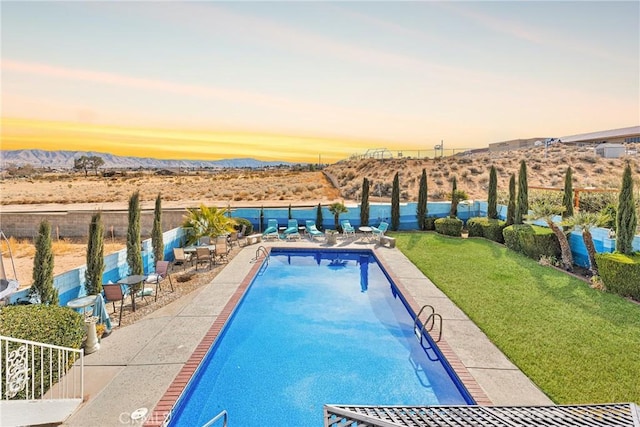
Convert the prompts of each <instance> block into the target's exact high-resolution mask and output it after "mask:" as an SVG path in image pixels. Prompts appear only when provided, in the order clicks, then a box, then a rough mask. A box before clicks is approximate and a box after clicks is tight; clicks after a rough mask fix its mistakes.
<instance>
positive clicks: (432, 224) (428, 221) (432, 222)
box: [424, 216, 438, 231]
mask: <svg viewBox="0 0 640 427" xmlns="http://www.w3.org/2000/svg"><path fill="white" fill-rule="evenodd" d="M436 219H438V218H437V217H435V216H428V217H426V218H425V220H424V229H425V230H427V231H433V230H435V229H436Z"/></svg>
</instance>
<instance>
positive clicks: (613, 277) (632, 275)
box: [596, 253, 640, 301]
mask: <svg viewBox="0 0 640 427" xmlns="http://www.w3.org/2000/svg"><path fill="white" fill-rule="evenodd" d="M596 262H597V264H598V272H599V274H600V278H601V279H602V283H604V286H605V288H606V289H607V290H608V291H610V292H614V293H616V294H618V295H621V296H623V297H631V298H633V299H635V300H636V301H640V255H624V254H620V253H599V254H596Z"/></svg>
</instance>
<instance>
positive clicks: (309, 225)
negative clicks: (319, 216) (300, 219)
mask: <svg viewBox="0 0 640 427" xmlns="http://www.w3.org/2000/svg"><path fill="white" fill-rule="evenodd" d="M305 228H306V229H307V234H308V235H309V236H310V238H311V240H313V239H314V238H316V237H320V238H321V239H324V233H323V232H322V231H320V230H318V228H317V227H316V223H315V222H314V221H311V220H307V221H306V222H305Z"/></svg>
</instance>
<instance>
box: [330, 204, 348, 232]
mask: <svg viewBox="0 0 640 427" xmlns="http://www.w3.org/2000/svg"><path fill="white" fill-rule="evenodd" d="M329 212H331V213H332V214H333V221H334V224H335V226H336V230H338V231H340V232H342V230H340V229H341V228H342V227H340V214H343V213H347V212H349V211H348V210H347V208H346V207H345V205H344V203H342V202H335V203H332V204H330V205H329Z"/></svg>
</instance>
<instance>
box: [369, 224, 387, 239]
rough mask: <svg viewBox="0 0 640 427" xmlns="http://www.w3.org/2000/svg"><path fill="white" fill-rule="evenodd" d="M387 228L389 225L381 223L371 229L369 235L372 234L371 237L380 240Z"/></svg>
mask: <svg viewBox="0 0 640 427" xmlns="http://www.w3.org/2000/svg"><path fill="white" fill-rule="evenodd" d="M387 228H389V224H387V223H386V222H381V223H380V225H379V226H378V227H371V233H372V234H373V237H378V238H380V237H381V236H384V233H385V232H386V231H387Z"/></svg>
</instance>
